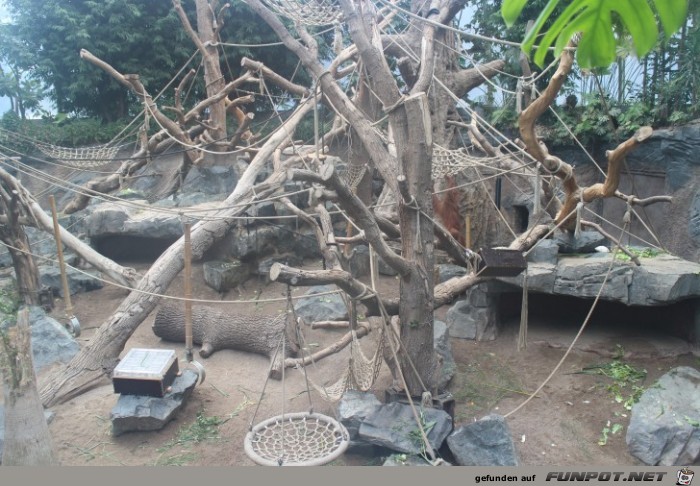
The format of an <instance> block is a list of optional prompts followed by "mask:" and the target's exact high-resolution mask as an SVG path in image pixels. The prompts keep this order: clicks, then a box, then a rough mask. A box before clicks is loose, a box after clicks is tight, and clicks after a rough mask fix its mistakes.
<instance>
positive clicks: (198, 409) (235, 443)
mask: <svg viewBox="0 0 700 486" xmlns="http://www.w3.org/2000/svg"><path fill="white" fill-rule="evenodd" d="M138 268H139V270H143V269H144V268H145V267H144V266H143V265H140V266H139V267H138ZM194 281H195V285H194V294H195V296H196V297H198V298H203V299H213V300H236V299H241V300H250V299H254V298H256V297H257V298H260V299H265V298H279V297H284V295H285V288H284V287H283V286H282V285H279V284H275V283H272V284H267V283H265V282H264V281H262V280H258V279H257V278H256V279H252V280H249V281H248V282H246V284H245V285H244V286H243V287H242V288H240V289H238V290H235V291H229V292H228V293H226V294H225V295H220V294H218V293H217V292H215V291H213V290H212V289H210V288H208V287H207V286H206V285H205V284H204V282H203V280H202V275H201V265H195V267H194ZM381 286H382V288H383V289H384V290H385V291H386V292H387V293H391V292H396V291H397V290H396V289H397V286H398V282H397V281H396V280H395V279H392V278H388V277H383V278H382V282H381ZM304 291H305V289H294V294H295V295H299V294H301V293H303V292H304ZM168 294H169V295H176V296H181V295H183V291H182V280H181V278H179V279H177V280H176V281H174V282H173V284H172V285H171V286H170V288H169V289H168ZM125 295H126V291H124V290H121V289H116V288H108V287H106V288H104V289H102V290H99V291H94V292H90V293H87V294H81V295H78V296H75V299H74V307H75V314H76V316H78V318H79V320H80V323H81V325H82V328H83V334H82V336H81V337H80V338H79V341H80V342H81V344H85V343H86V342H87V341H88V340H89V339H90V336H91V335H92V334H93V333H94V332H95V329H96V328H97V327H98V326H100V324H101V323H102V322H103V320H104V319H105V318H106V317H107V316H109V315H110V314H111V313H112V312H113V311H114V310H115V309H116V307H117V306H118V304H119V302H120V301H121V300H122V299H123V298H124V296H125ZM61 305H62V304H61V303H60V302H59V303H57V307H56V309H55V310H54V315H55V316H56V317H61V313H62V307H61ZM217 305H221V306H224V307H225V308H226V309H227V310H228V311H229V312H231V313H232V314H235V313H247V314H274V313H278V312H282V311H283V309H284V303H283V302H277V303H257V304H250V303H247V304H225V305H224V304H217ZM446 310H447V308H442V309H439V310H438V311H437V317H438V318H440V317H444V314H445V312H446ZM154 316H155V312H154V313H153V314H152V315H151V316H150V317H149V318H148V319H147V320H146V321H144V322H143V323H142V324H141V326H140V327H139V328H138V329H137V330H136V332H135V333H134V334H133V335H132V337H131V338H130V339H129V341H128V342H127V345H126V349H125V352H126V351H127V350H129V349H131V348H133V347H149V348H167V349H175V350H176V352H177V353H178V356H179V357H180V359H181V363H183V361H182V359H183V358H184V346H183V344H181V343H168V342H164V341H161V340H160V339H159V338H157V337H156V336H155V335H154V334H153V332H152V330H151V325H152V323H153V319H154ZM581 322H582V316H571V318H570V319H562V318H552V319H547V320H546V319H531V320H530V325H529V339H528V347H527V348H526V349H525V350H523V351H520V352H518V351H517V349H516V337H517V332H518V327H517V326H518V324H517V322H516V320H513V321H508V322H506V323H504V325H503V328H502V329H501V332H500V334H499V337H498V338H497V339H496V340H495V341H492V342H473V341H467V340H460V339H453V340H452V350H453V354H454V358H455V360H456V362H457V366H458V372H457V375H456V376H455V378H454V379H453V381H452V383H451V387H450V389H451V392H452V393H453V395H454V397H455V400H456V410H455V421H456V425H457V426H458V425H459V424H462V423H468V422H471V421H473V420H475V419H478V418H480V417H483V416H484V415H487V414H489V413H498V414H502V415H505V414H507V413H509V412H511V411H512V410H513V409H515V408H516V407H517V406H518V405H520V404H521V403H522V402H523V401H524V400H525V399H526V398H527V396H526V395H527V394H528V392H532V391H534V390H535V389H536V388H537V387H538V386H539V385H540V383H542V382H543V380H545V379H546V378H547V376H548V375H549V374H550V372H551V371H552V369H553V368H554V366H555V365H556V364H557V362H558V361H559V360H560V359H561V357H562V355H563V354H564V351H565V349H566V347H567V346H568V344H569V343H570V342H571V339H572V338H573V336H574V335H575V333H576V332H577V330H578V326H580V324H581ZM660 324H661V323H660ZM660 327H662V326H660ZM343 332H344V331H342V330H330V331H329V330H311V329H310V328H305V329H304V335H305V338H306V340H307V342H308V343H309V346H310V348H311V349H312V350H316V349H319V347H320V346H325V345H327V344H329V343H331V342H333V341H335V340H337V339H338V338H339V337H340V336H341V335H342V334H343ZM376 334H377V333H372V334H371V335H370V336H369V337H368V338H366V339H363V348H364V349H365V350H366V354H370V353H371V352H372V351H373V349H374V348H373V346H374V341H373V340H374V339H375V338H376ZM620 346H622V349H624V351H625V358H624V359H625V362H626V363H629V364H630V365H632V366H634V367H635V368H638V369H645V370H647V372H648V377H647V378H646V380H645V381H644V382H642V383H641V385H643V386H649V385H651V384H652V383H653V381H654V380H655V379H656V378H657V377H658V376H660V375H661V374H663V373H665V372H666V371H668V370H670V369H672V368H674V367H676V366H679V365H690V366H694V367H700V360H698V358H696V357H695V356H693V355H692V354H691V353H689V352H688V351H689V347H688V345H687V343H683V342H680V341H679V340H677V339H674V338H668V337H666V336H664V335H661V334H659V332H656V333H655V332H654V331H644V332H642V331H636V330H634V329H630V328H616V327H615V326H614V325H613V324H611V325H607V326H606V325H603V326H591V327H590V328H589V329H587V330H586V332H585V334H584V336H583V339H582V342H581V344H580V346H579V347H578V348H577V349H576V350H575V351H574V352H573V353H572V354H571V355H570V356H569V358H568V359H567V360H566V361H565V363H564V365H563V366H562V368H561V369H560V371H559V372H558V373H557V374H556V375H555V376H554V377H553V379H552V380H551V381H550V382H549V384H548V385H547V386H545V387H544V389H543V390H542V391H541V392H540V393H539V394H538V397H537V398H534V399H533V400H532V401H531V402H530V403H528V404H527V405H526V406H525V407H523V408H522V409H520V410H519V411H517V412H516V413H514V414H512V415H511V416H509V417H508V419H507V420H508V425H509V426H510V429H511V432H512V436H513V438H514V440H515V444H516V448H517V452H518V454H519V457H520V461H521V464H523V465H532V466H539V465H561V466H565V465H581V464H595V465H605V464H610V465H613V464H617V465H635V464H638V462H637V460H636V459H634V458H633V457H632V456H630V455H629V454H628V452H627V448H626V445H625V432H626V427H627V424H628V423H629V415H628V412H627V411H626V410H625V409H624V407H623V406H622V405H621V404H619V403H616V402H615V400H614V398H613V395H612V394H611V393H610V391H609V390H608V389H607V388H606V386H607V385H609V384H611V381H610V380H609V379H606V378H604V377H602V376H598V375H589V374H580V373H577V372H578V371H580V370H581V369H582V368H584V367H586V366H592V365H596V364H603V363H608V362H610V361H611V358H610V357H611V356H612V355H613V354H614V353H615V351H616V350H617V349H620V348H619V347H620ZM679 350H680V351H679ZM347 360H348V354H347V351H346V352H343V353H339V354H338V355H334V356H332V357H330V358H327V359H325V360H323V361H321V362H320V363H318V364H317V365H316V366H315V367H311V368H310V369H309V376H310V379H311V381H312V382H314V383H324V382H333V381H334V380H335V379H337V377H338V376H340V373H341V371H342V370H343V369H344V367H345V366H347ZM200 362H202V363H203V364H204V366H205V367H206V376H207V378H206V381H205V383H203V384H201V385H198V386H197V387H196V388H195V390H194V392H193V395H192V396H191V398H190V399H189V400H188V402H187V404H186V405H185V407H184V408H183V409H182V410H181V412H180V413H179V414H178V415H177V417H176V419H175V420H173V421H172V422H170V423H169V424H168V425H167V426H166V427H165V428H164V429H162V430H160V431H157V432H144V433H128V434H124V435H121V436H118V437H113V436H112V434H111V423H110V411H111V409H112V407H113V406H114V405H115V403H116V401H117V398H118V396H117V395H115V394H114V393H113V390H112V386H111V383H110V382H109V381H107V380H105V383H104V386H101V387H99V388H96V389H93V390H91V391H90V392H88V393H85V394H83V395H82V396H79V397H77V398H75V399H73V400H70V401H68V402H67V403H65V404H62V405H60V406H57V407H55V408H54V411H55V412H56V416H55V419H54V420H53V422H52V423H51V425H50V431H51V434H52V437H53V440H54V443H55V447H56V450H57V452H58V456H59V459H60V461H61V463H62V464H63V465H88V466H102V465H127V466H137V465H139V466H140V465H193V466H248V465H254V462H253V461H251V459H250V458H248V456H247V455H246V454H245V451H244V446H243V444H244V438H245V435H246V433H247V431H248V428H249V426H250V424H251V423H258V422H261V421H262V420H264V419H267V418H270V417H273V416H276V415H279V414H281V413H282V412H283V411H284V412H285V413H286V412H291V411H306V410H308V408H309V399H308V394H307V393H306V385H305V380H304V376H303V374H302V373H301V372H300V371H298V370H288V371H287V373H286V377H285V380H284V382H280V381H275V380H270V381H268V382H267V388H266V390H265V393H264V395H262V391H263V387H264V385H265V382H266V380H265V378H266V372H267V369H268V366H269V362H268V359H267V358H266V357H263V356H259V355H253V354H249V353H243V352H237V351H232V350H223V351H219V352H217V353H215V354H214V355H213V356H211V357H210V358H209V359H206V360H204V359H201V358H200ZM390 382H391V376H390V373H389V372H388V369H387V368H386V366H385V365H384V366H383V368H382V371H381V374H380V376H379V379H378V381H377V383H376V385H375V393H376V395H377V396H378V397H379V399H380V400H383V399H384V390H385V389H386V387H387V386H388V385H389V384H390ZM311 397H312V404H313V405H312V406H313V408H314V410H316V411H318V412H321V413H326V414H329V415H333V404H331V403H327V402H325V401H323V400H322V399H321V398H320V396H319V394H318V393H317V392H315V391H314V390H312V393H311ZM198 417H199V418H198ZM211 422H218V423H219V425H218V426H214V427H211V428H210V429H208V430H203V427H202V425H204V424H206V423H211ZM608 424H609V425H608ZM614 424H620V425H622V426H623V430H622V431H621V432H618V433H616V434H614V435H613V434H610V435H609V437H608V440H607V443H606V444H605V445H604V446H601V445H599V443H598V442H599V439H600V438H601V433H602V430H603V428H604V427H606V425H608V426H612V425H614ZM382 459H383V458H382V457H380V456H367V455H358V454H346V455H344V456H342V457H341V458H339V459H337V460H335V461H334V462H333V463H332V464H333V465H378V464H381V462H382Z"/></svg>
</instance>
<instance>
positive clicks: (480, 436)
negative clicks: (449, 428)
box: [447, 415, 518, 466]
mask: <svg viewBox="0 0 700 486" xmlns="http://www.w3.org/2000/svg"><path fill="white" fill-rule="evenodd" d="M447 445H448V446H449V448H450V451H452V454H453V455H454V457H455V461H456V462H457V464H459V465H460V466H517V465H518V457H517V455H516V452H515V445H514V444H513V439H512V437H511V435H510V429H509V428H508V424H507V423H506V421H505V419H504V418H503V417H502V416H500V415H487V416H486V417H484V418H482V419H481V420H479V421H477V422H474V423H471V424H467V425H463V426H461V427H460V428H458V429H457V430H455V431H454V432H452V433H451V434H450V436H449V437H447Z"/></svg>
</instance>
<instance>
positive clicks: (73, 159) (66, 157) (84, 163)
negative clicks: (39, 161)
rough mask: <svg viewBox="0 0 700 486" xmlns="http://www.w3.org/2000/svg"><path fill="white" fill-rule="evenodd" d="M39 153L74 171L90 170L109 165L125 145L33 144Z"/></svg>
mask: <svg viewBox="0 0 700 486" xmlns="http://www.w3.org/2000/svg"><path fill="white" fill-rule="evenodd" d="M34 146H35V147H36V148H37V149H39V151H40V152H41V153H43V154H44V155H46V156H47V157H50V158H52V159H54V160H58V161H59V162H61V163H62V164H64V165H67V166H69V167H74V168H76V169H92V168H95V167H101V166H103V165H106V164H109V163H110V162H111V161H112V160H113V159H114V157H115V156H116V155H117V152H119V150H121V149H122V148H123V147H125V146H126V145H109V144H107V145H95V146H92V147H80V148H70V147H59V146H57V145H51V144H47V143H41V142H34Z"/></svg>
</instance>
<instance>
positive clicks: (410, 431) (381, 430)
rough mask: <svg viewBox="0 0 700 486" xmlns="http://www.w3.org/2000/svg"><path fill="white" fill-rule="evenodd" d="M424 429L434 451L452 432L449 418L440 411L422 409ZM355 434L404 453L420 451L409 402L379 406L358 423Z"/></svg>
mask: <svg viewBox="0 0 700 486" xmlns="http://www.w3.org/2000/svg"><path fill="white" fill-rule="evenodd" d="M423 420H424V424H423V427H424V430H425V432H426V434H427V436H428V441H429V442H430V446H431V447H432V448H433V449H434V450H438V449H439V448H440V446H442V443H443V441H444V440H445V438H446V437H447V436H448V434H449V433H450V432H451V431H452V417H450V415H449V414H448V413H447V412H445V411H444V410H438V409H435V408H428V409H424V410H423ZM359 437H360V438H361V439H362V440H364V441H366V442H369V443H370V444H374V445H378V446H381V447H386V448H388V449H391V450H394V451H398V452H404V453H407V454H421V452H422V450H423V447H424V445H423V442H422V440H421V436H420V431H419V430H418V425H417V424H416V419H415V417H414V415H413V411H412V410H411V407H410V406H409V405H403V404H401V403H398V402H392V403H389V404H387V405H383V406H382V407H380V408H379V410H377V411H376V412H375V413H373V414H372V415H370V416H368V417H367V418H366V419H365V420H364V422H362V424H361V425H360V430H359Z"/></svg>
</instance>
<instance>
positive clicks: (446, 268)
mask: <svg viewBox="0 0 700 486" xmlns="http://www.w3.org/2000/svg"><path fill="white" fill-rule="evenodd" d="M436 267H437V269H438V279H437V280H438V281H437V282H436V283H443V282H447V281H448V280H450V279H451V278H454V277H462V276H464V275H466V274H467V269H466V268H464V267H460V266H459V265H455V264H453V263H441V264H440V265H436Z"/></svg>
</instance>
